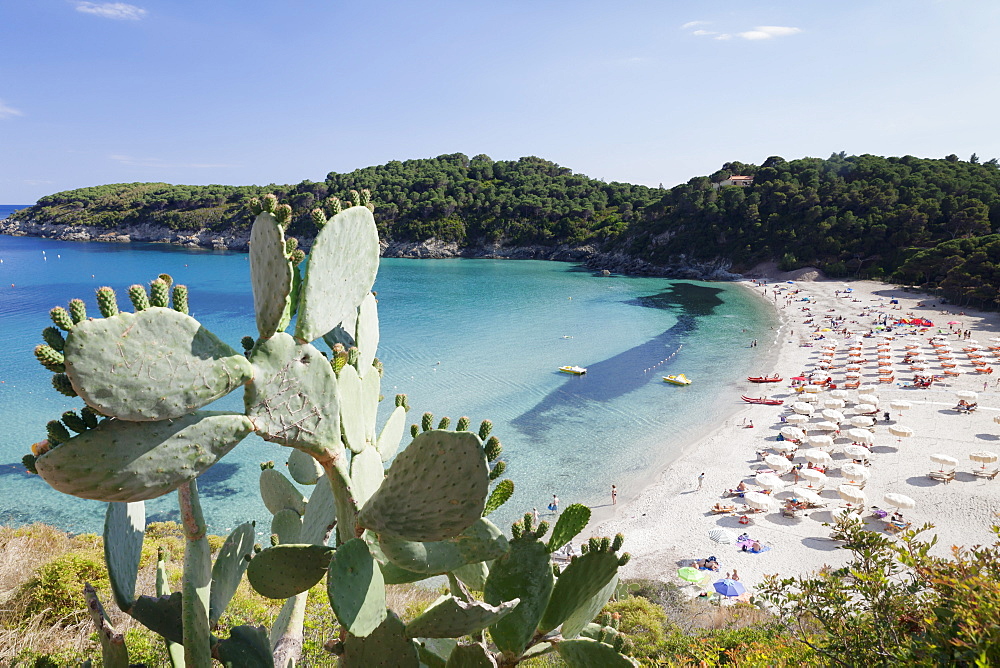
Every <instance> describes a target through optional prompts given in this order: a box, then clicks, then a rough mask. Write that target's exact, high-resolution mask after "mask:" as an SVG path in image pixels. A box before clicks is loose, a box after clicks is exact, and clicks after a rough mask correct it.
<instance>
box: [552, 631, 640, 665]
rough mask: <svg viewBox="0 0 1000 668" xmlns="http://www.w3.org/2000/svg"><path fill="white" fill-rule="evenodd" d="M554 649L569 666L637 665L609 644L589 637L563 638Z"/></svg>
mask: <svg viewBox="0 0 1000 668" xmlns="http://www.w3.org/2000/svg"><path fill="white" fill-rule="evenodd" d="M556 651H557V652H559V656H560V658H562V660H563V661H565V662H566V665H567V666H569V668H619V667H622V668H626V667H628V668H631V667H633V666H638V665H639V664H638V663H636V662H635V661H633V660H632V659H630V658H629V657H627V656H624V655H622V654H619V653H618V650H616V649H615V648H614V647H612V646H611V645H606V644H604V643H602V642H598V641H596V640H591V639H590V638H577V639H576V640H563V641H562V642H560V643H559V644H558V645H556Z"/></svg>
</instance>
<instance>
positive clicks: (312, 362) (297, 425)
mask: <svg viewBox="0 0 1000 668" xmlns="http://www.w3.org/2000/svg"><path fill="white" fill-rule="evenodd" d="M252 361H253V367H254V379H253V381H252V382H251V383H250V384H249V385H248V386H247V391H246V395H245V396H244V404H245V406H246V411H247V416H248V417H249V418H250V419H251V420H253V423H254V427H255V428H256V431H257V433H258V434H260V435H261V436H262V437H263V438H264V440H266V441H272V442H274V443H280V444H281V445H288V446H291V447H293V448H298V449H300V450H305V451H308V452H317V453H322V452H324V451H325V449H326V448H329V447H334V446H335V444H338V443H339V442H340V422H339V411H340V401H339V391H338V389H337V382H336V377H335V376H334V375H333V370H332V369H331V368H330V364H329V363H328V362H327V360H326V358H325V357H323V355H322V354H321V353H320V352H319V351H318V350H316V348H314V347H313V346H311V345H309V344H308V343H297V342H296V341H295V340H294V339H293V338H292V337H291V336H289V335H288V334H285V333H284V332H279V333H278V334H276V335H274V336H273V337H272V338H270V339H268V340H266V341H262V342H260V344H259V345H258V346H257V348H255V349H254V352H253V358H252Z"/></svg>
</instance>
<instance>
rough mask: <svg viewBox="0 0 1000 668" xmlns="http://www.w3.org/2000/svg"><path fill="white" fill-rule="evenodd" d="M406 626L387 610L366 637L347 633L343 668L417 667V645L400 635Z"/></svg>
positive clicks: (418, 663)
mask: <svg viewBox="0 0 1000 668" xmlns="http://www.w3.org/2000/svg"><path fill="white" fill-rule="evenodd" d="M405 629H406V626H405V625H404V624H403V622H401V621H399V617H397V616H396V615H395V614H394V613H393V612H392V611H391V610H389V611H387V613H386V618H385V621H383V622H382V624H380V625H379V627H378V628H377V629H375V630H374V631H372V632H371V633H370V634H369V635H368V636H366V637H364V638H359V637H358V636H353V635H348V636H347V640H345V641H344V656H343V657H342V659H341V661H342V665H343V666H344V668H419V666H420V659H419V658H418V657H417V646H416V643H414V642H413V641H412V640H409V639H408V638H406V636H405V635H404V631H405Z"/></svg>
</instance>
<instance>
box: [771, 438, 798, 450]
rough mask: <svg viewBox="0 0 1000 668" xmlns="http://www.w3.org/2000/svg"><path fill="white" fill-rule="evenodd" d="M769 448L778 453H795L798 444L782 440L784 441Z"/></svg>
mask: <svg viewBox="0 0 1000 668" xmlns="http://www.w3.org/2000/svg"><path fill="white" fill-rule="evenodd" d="M771 447H772V448H773V449H775V450H777V451H778V452H795V451H796V450H798V449H799V444H798V443H796V442H795V441H789V440H784V441H778V442H777V443H775V444H773V445H772V446H771Z"/></svg>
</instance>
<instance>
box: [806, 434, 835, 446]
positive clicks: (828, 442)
mask: <svg viewBox="0 0 1000 668" xmlns="http://www.w3.org/2000/svg"><path fill="white" fill-rule="evenodd" d="M806 441H807V442H808V443H809V445H811V446H813V447H814V448H832V447H833V437H832V436H827V435H826V434H817V435H815V436H810V437H809V438H807V439H806Z"/></svg>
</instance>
